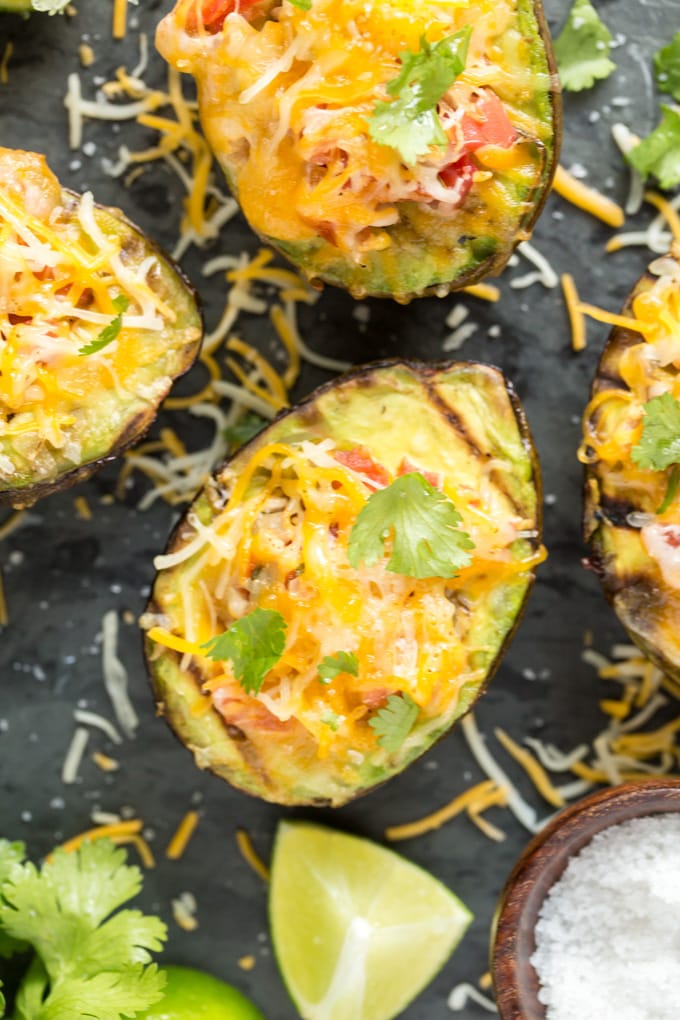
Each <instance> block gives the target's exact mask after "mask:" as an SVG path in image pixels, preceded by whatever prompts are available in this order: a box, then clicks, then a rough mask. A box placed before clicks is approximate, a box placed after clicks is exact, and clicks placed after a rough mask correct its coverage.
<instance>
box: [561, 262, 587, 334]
mask: <svg viewBox="0 0 680 1020" xmlns="http://www.w3.org/2000/svg"><path fill="white" fill-rule="evenodd" d="M561 281H562V293H563V294H564V301H565V304H566V306H567V313H568V315H569V324H570V326H571V348H572V350H574V351H582V350H584V349H585V346H586V320H585V317H584V315H583V312H582V311H581V308H580V306H579V296H578V292H577V290H576V284H575V283H574V278H573V276H572V275H571V273H563V274H562V277H561Z"/></svg>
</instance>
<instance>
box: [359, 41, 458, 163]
mask: <svg viewBox="0 0 680 1020" xmlns="http://www.w3.org/2000/svg"><path fill="white" fill-rule="evenodd" d="M471 33H472V27H471V26H469V25H468V26H466V27H465V28H463V29H461V30H460V32H455V33H454V34H453V35H449V36H447V37H446V38H445V39H441V40H440V41H439V42H437V43H429V42H428V41H427V39H426V38H425V36H424V35H423V36H421V39H420V49H419V50H416V51H415V52H414V51H413V50H403V51H402V52H401V53H400V54H399V59H400V60H401V71H400V73H399V74H398V75H397V77H396V78H393V79H392V80H391V81H389V82H388V83H387V85H386V86H385V88H386V90H387V94H388V95H389V96H392V97H393V98H392V100H391V102H379V103H377V104H376V106H375V109H374V111H373V113H372V115H371V117H370V120H369V122H368V131H369V134H370V136H371V138H372V139H373V140H374V141H376V142H379V143H380V144H381V145H389V146H390V147H391V148H393V149H396V150H397V152H398V153H399V154H400V156H401V158H402V159H403V160H404V162H405V163H407V164H409V165H412V164H413V163H415V162H416V161H417V159H418V157H419V156H423V155H424V154H425V153H426V152H427V151H428V149H429V148H430V146H431V145H439V146H444V145H446V144H447V141H448V139H447V136H446V132H445V131H444V129H443V127H442V125H441V121H440V119H439V116H438V114H437V104H438V103H439V102H440V100H441V99H442V97H443V96H444V94H445V93H446V92H447V91H448V89H449V88H450V87H451V86H452V85H453V83H454V81H455V80H456V78H457V77H458V76H459V74H461V72H462V71H463V70H464V69H465V61H466V60H467V51H468V46H469V44H470V35H471Z"/></svg>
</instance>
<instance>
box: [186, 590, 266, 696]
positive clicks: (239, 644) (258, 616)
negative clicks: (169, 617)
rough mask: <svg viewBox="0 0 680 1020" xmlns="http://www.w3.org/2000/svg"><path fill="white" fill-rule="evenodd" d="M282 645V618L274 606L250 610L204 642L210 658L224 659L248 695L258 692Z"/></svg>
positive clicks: (203, 646) (202, 646)
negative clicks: (222, 631)
mask: <svg viewBox="0 0 680 1020" xmlns="http://www.w3.org/2000/svg"><path fill="white" fill-rule="evenodd" d="M285 647H286V621H285V620H284V618H283V616H281V613H277V612H276V610H275V609H253V611H252V612H251V613H248V614H247V615H246V616H242V617H241V619H240V620H236V622H235V623H232V625H231V627H229V628H228V629H227V630H225V631H224V633H223V634H218V635H217V637H214V638H211V639H210V641H206V643H205V644H204V645H201V648H205V649H206V655H207V656H208V658H210V659H218V660H219V661H220V662H222V661H224V660H225V659H228V660H229V661H230V662H231V664H232V667H233V670H234V676H235V677H236V679H237V680H238V681H239V682H240V684H241V686H242V687H243V689H244V690H245V691H246V692H247V693H248V694H259V693H260V690H261V688H262V684H263V683H264V678H265V677H266V675H267V673H268V672H269V670H270V669H271V668H272V667H273V666H275V665H276V663H277V662H278V661H279V659H280V658H281V656H282V655H283V650H284V648H285Z"/></svg>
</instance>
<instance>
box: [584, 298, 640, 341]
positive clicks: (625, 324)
mask: <svg viewBox="0 0 680 1020" xmlns="http://www.w3.org/2000/svg"><path fill="white" fill-rule="evenodd" d="M577 308H578V310H579V311H580V312H582V313H583V314H584V315H588V316H589V317H590V318H591V319H595V320H596V321H597V322H604V323H606V324H607V325H609V326H621V327H622V328H623V329H632V330H634V331H635V332H636V333H641V332H642V329H643V325H642V323H641V322H639V320H638V319H634V318H632V316H628V315H616V314H615V313H614V312H608V311H606V309H604V308H598V307H597V305H589V304H585V303H584V302H583V301H579V303H578V305H577Z"/></svg>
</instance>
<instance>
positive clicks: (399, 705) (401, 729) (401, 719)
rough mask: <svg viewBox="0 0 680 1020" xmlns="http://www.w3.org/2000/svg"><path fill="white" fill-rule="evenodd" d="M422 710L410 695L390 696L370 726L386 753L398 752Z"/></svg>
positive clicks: (369, 722) (370, 721)
mask: <svg viewBox="0 0 680 1020" xmlns="http://www.w3.org/2000/svg"><path fill="white" fill-rule="evenodd" d="M419 711H420V709H419V708H418V706H417V705H416V703H415V701H414V700H413V698H412V697H411V696H410V695H409V694H405V693H404V694H390V696H389V698H388V699H387V704H386V705H385V707H384V708H381V709H380V711H379V712H378V713H376V715H374V716H373V718H372V719H369V720H368V725H369V726H370V727H371V729H373V730H375V733H376V736H377V738H378V743H379V744H380V746H381V747H384V748H385V750H386V751H398V750H399V748H400V747H401V745H402V744H403V743H404V741H405V740H406V738H407V736H408V735H409V733H410V732H411V730H412V729H413V724H414V723H415V721H416V719H417V718H418V712H419Z"/></svg>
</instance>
